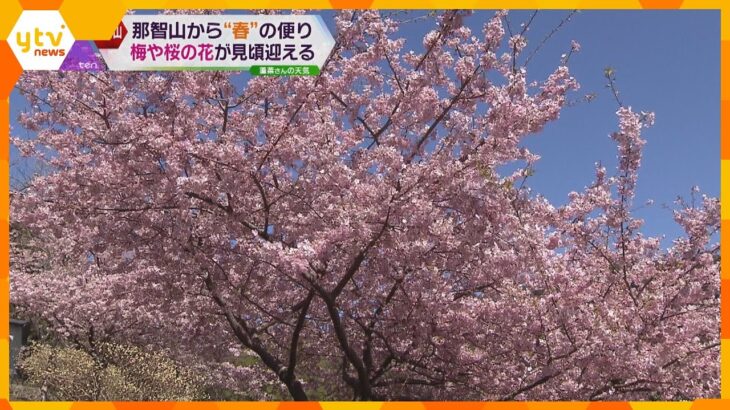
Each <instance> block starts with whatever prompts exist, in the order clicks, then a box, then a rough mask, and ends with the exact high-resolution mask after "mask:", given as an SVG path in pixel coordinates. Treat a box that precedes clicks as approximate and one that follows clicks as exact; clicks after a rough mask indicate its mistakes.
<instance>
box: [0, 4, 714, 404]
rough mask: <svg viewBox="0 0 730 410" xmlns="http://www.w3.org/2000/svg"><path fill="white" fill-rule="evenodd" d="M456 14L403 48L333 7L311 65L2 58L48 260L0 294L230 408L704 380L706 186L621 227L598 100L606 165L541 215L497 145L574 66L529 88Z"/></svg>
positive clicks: (620, 182)
mask: <svg viewBox="0 0 730 410" xmlns="http://www.w3.org/2000/svg"><path fill="white" fill-rule="evenodd" d="M469 14H470V13H469V12H464V11H446V12H443V13H437V14H436V15H433V16H431V20H432V21H433V23H432V24H433V26H434V27H433V29H432V30H431V31H430V32H428V34H426V35H425V37H424V38H423V48H422V50H421V51H418V52H416V51H408V50H406V49H405V41H404V40H403V39H402V38H401V37H400V36H399V32H398V30H399V22H398V21H396V20H395V19H393V18H390V17H387V16H385V15H383V14H381V12H379V11H341V12H339V13H338V14H337V16H336V18H335V22H336V44H335V48H334V50H333V51H332V53H331V55H330V56H329V58H328V59H327V61H326V63H325V65H324V67H323V69H322V73H321V75H319V76H315V77H289V78H272V77H255V78H252V79H250V80H248V81H247V82H246V83H245V87H241V86H240V84H241V82H240V80H236V74H233V73H226V72H164V73H135V72H118V73H111V72H100V73H68V72H66V73H33V72H29V73H26V74H24V76H23V78H22V79H21V81H20V82H19V84H18V89H19V90H20V92H21V93H22V94H23V95H24V96H26V97H27V98H28V101H29V102H30V105H31V107H30V109H29V110H28V111H27V112H26V113H24V114H22V115H21V116H20V120H19V121H20V123H21V124H22V125H23V126H24V127H25V128H27V129H29V130H31V131H32V132H33V133H34V137H33V138H31V139H23V138H15V139H14V140H13V143H14V144H15V145H16V147H17V148H18V149H19V150H20V151H21V152H22V153H23V154H24V155H26V156H29V157H32V158H34V159H35V160H36V161H40V162H43V163H45V164H48V165H49V166H50V167H51V168H52V169H53V171H52V172H48V173H45V174H43V175H38V176H36V177H34V178H32V179H31V180H30V181H28V186H27V187H26V188H25V189H23V190H22V191H18V192H15V193H13V197H12V200H11V209H12V211H11V212H12V221H13V223H14V224H16V225H17V226H20V227H22V229H23V230H24V231H23V232H27V235H30V237H32V240H33V241H35V242H36V243H38V244H41V245H42V246H41V247H42V249H43V250H44V252H43V255H44V258H46V259H47V260H46V261H44V263H43V264H42V266H45V267H46V268H44V269H41V270H40V271H39V270H38V269H25V266H27V265H28V264H29V263H30V261H29V258H28V257H27V255H25V254H24V253H23V249H18V250H17V252H16V253H18V254H17V255H15V256H14V259H13V260H14V262H13V267H12V272H11V300H12V303H14V304H15V305H16V306H17V307H18V309H19V310H21V311H25V312H28V313H29V314H34V315H37V316H39V317H42V318H43V319H44V320H47V321H49V322H50V323H52V324H53V326H54V329H55V331H56V332H57V333H58V334H59V335H61V336H63V337H65V338H68V339H69V340H75V341H77V343H78V344H80V345H84V346H87V347H93V345H94V344H95V343H102V342H108V341H113V342H124V343H133V344H137V345H149V346H154V347H155V348H159V349H163V350H164V351H165V352H168V353H169V354H171V355H173V356H174V357H176V358H178V359H179V360H184V361H186V362H187V363H191V365H192V366H199V368H200V369H201V370H202V371H204V372H205V374H208V375H209V377H210V381H211V383H216V384H219V385H222V386H227V387H228V388H230V389H233V390H236V391H244V392H248V393H247V394H249V395H251V397H253V398H272V397H278V396H276V394H275V393H272V392H275V391H277V390H276V389H280V390H281V391H282V392H283V394H285V395H286V396H285V397H290V398H292V399H295V400H307V399H316V398H323V397H324V398H339V399H356V400H402V399H405V400H409V399H417V400H432V399H450V400H462V399H473V400H513V399H516V400H520V399H530V400H552V399H580V400H589V399H590V400H603V399H620V400H624V399H626V400H642V399H669V400H671V399H690V398H696V397H708V396H717V395H718V394H719V393H718V392H719V282H720V275H719V247H718V245H717V243H716V242H717V240H716V238H717V235H716V233H717V231H718V230H719V221H720V213H719V202H718V200H717V199H716V198H711V197H707V196H701V195H700V194H699V192H694V191H693V192H692V194H691V200H690V199H687V200H678V202H677V204H676V209H675V210H674V219H675V220H676V221H677V223H679V224H680V225H681V226H682V227H683V228H684V230H685V231H686V235H684V236H683V237H682V238H680V239H677V240H675V241H674V242H673V244H672V245H671V246H670V247H669V248H665V247H662V246H661V244H660V239H659V238H655V237H647V236H645V235H643V234H642V233H641V225H642V221H641V220H640V219H637V218H635V217H634V216H633V214H632V209H634V206H635V204H634V192H635V187H636V184H637V175H638V170H639V166H640V162H641V153H642V146H643V145H644V142H645V141H644V140H643V139H642V137H641V131H642V129H643V128H645V127H647V126H649V125H651V123H652V122H653V114H651V113H645V112H636V111H634V110H632V108H630V107H628V106H623V105H621V106H620V107H619V108H618V111H617V113H616V114H617V117H618V127H617V131H616V132H615V133H614V134H612V135H611V138H613V140H614V141H615V143H616V146H617V155H618V159H619V161H618V167H617V168H616V169H615V170H607V169H606V168H605V167H602V166H600V165H599V166H597V167H596V170H595V175H594V176H590V175H589V176H588V180H590V179H593V182H591V183H590V185H589V186H587V187H586V188H585V190H583V191H582V192H571V193H569V194H568V199H567V202H566V204H565V205H560V206H557V205H553V204H551V203H550V202H549V201H548V200H547V199H545V198H544V197H542V196H540V195H539V194H538V193H535V192H533V191H532V190H531V189H530V184H529V177H530V176H531V175H532V173H533V171H532V170H533V167H534V165H535V163H536V162H537V161H538V160H539V156H538V155H537V154H535V153H533V152H530V151H529V150H528V149H526V148H524V146H523V144H522V143H521V142H522V140H523V138H524V137H525V136H528V135H531V134H539V133H540V131H541V130H542V129H543V127H545V125H546V124H548V123H550V122H552V121H555V120H556V119H558V117H559V114H560V112H561V110H562V109H563V108H564V107H565V106H566V104H567V101H568V98H569V96H570V93H571V92H572V91H574V90H576V89H577V88H578V83H577V81H576V80H575V79H574V78H573V77H572V76H571V74H570V73H569V69H568V67H567V66H566V65H564V64H565V63H567V58H565V57H564V58H563V60H562V63H561V65H559V66H558V67H556V68H555V70H554V71H553V72H552V74H550V75H549V76H548V77H547V78H545V79H542V80H539V81H533V80H528V78H527V70H526V67H525V66H524V65H523V64H520V63H519V62H520V61H522V59H520V56H523V55H524V53H523V52H524V49H525V46H526V39H525V36H524V35H525V32H524V30H523V31H522V33H519V34H518V33H514V34H513V35H512V36H510V35H509V34H506V33H505V31H506V30H505V27H504V26H503V24H504V16H505V13H504V12H498V13H496V15H495V16H494V17H492V18H490V19H489V20H488V21H485V23H484V25H483V29H482V30H481V32H479V31H472V30H471V29H470V28H469V27H467V26H466V25H465V24H464V19H466V18H468V16H469ZM424 24H425V23H424ZM568 47H569V48H570V50H571V52H570V53H571V54H573V53H575V52H578V49H579V46H578V44H577V43H574V44H573V45H572V46H571V45H568ZM505 50H506V51H505ZM237 84H238V85H237ZM607 114H609V115H610V114H611V113H607ZM599 137H600V136H599ZM566 155H569V152H567V153H566ZM515 163H517V164H521V166H520V167H519V169H518V170H517V171H515V172H513V173H505V172H504V171H503V170H504V169H505V167H504V166H505V165H507V164H515ZM37 265H38V264H37V263H36V264H34V265H33V266H37ZM272 386H273V389H274V390H272ZM323 392H324V393H323Z"/></svg>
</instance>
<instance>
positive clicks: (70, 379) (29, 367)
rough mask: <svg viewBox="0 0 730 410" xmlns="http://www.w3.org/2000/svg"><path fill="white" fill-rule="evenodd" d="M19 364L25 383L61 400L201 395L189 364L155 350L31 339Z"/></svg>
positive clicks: (202, 395) (188, 397)
mask: <svg viewBox="0 0 730 410" xmlns="http://www.w3.org/2000/svg"><path fill="white" fill-rule="evenodd" d="M20 370H21V371H22V373H23V374H24V376H25V377H26V383H27V384H28V385H30V386H36V387H39V388H41V389H42V391H44V392H45V393H46V394H47V398H48V399H53V400H61V401H65V400H68V401H79V400H80V401H85V400H92V401H106V400H148V401H160V400H179V401H190V400H199V399H204V398H205V397H206V396H205V394H204V393H203V392H202V390H201V388H200V385H199V382H200V378H199V377H196V376H195V375H194V374H192V373H191V372H190V371H189V370H185V369H183V368H180V367H178V366H177V365H176V364H175V363H174V362H173V361H172V360H170V359H169V358H167V357H165V356H164V355H162V354H160V353H147V352H145V351H143V350H141V349H139V348H136V347H131V346H122V345H116V344H108V343H105V344H102V345H100V346H98V349H97V350H95V351H94V354H93V355H92V354H90V353H89V352H87V351H85V350H82V349H78V348H72V347H55V346H51V345H46V344H34V345H32V346H31V347H30V349H29V350H28V351H27V352H25V354H24V358H23V360H22V362H21V366H20Z"/></svg>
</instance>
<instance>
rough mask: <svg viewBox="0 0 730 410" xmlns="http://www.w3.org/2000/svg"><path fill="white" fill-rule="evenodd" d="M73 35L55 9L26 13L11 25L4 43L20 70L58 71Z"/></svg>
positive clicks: (71, 42) (28, 11)
mask: <svg viewBox="0 0 730 410" xmlns="http://www.w3.org/2000/svg"><path fill="white" fill-rule="evenodd" d="M73 43H74V38H73V35H71V31H69V29H68V27H67V26H66V22H64V21H63V17H61V14H60V13H59V12H58V11H55V10H26V11H23V13H22V14H21V15H20V18H19V19H18V22H17V23H15V27H13V31H11V32H10V36H9V37H8V44H9V45H10V48H11V49H12V50H13V52H14V53H15V57H16V58H17V59H18V61H19V62H20V65H21V66H22V67H23V69H24V70H58V69H59V67H61V64H63V60H64V59H65V58H66V55H67V54H68V52H69V50H70V49H71V46H72V45H73Z"/></svg>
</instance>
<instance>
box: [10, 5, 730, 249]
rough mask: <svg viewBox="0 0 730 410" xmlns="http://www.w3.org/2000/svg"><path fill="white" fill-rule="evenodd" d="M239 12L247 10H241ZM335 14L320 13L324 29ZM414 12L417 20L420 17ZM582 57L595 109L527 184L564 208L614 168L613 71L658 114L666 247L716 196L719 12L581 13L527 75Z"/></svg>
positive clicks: (543, 28) (657, 223) (540, 75)
mask: <svg viewBox="0 0 730 410" xmlns="http://www.w3.org/2000/svg"><path fill="white" fill-rule="evenodd" d="M241 13H242V14H243V13H245V11H243V12H241ZM330 13H331V12H322V13H321V14H323V16H324V19H325V21H326V22H327V23H328V24H330V23H331V19H330V18H328V16H329V15H331V14H330ZM568 13H569V11H567V10H555V11H553V10H541V11H540V12H538V14H537V15H536V17H535V19H534V20H533V22H532V24H531V26H530V30H529V32H528V33H527V36H528V47H527V51H526V54H529V53H530V52H531V50H532V48H533V47H535V46H536V44H537V43H539V42H540V41H541V40H542V38H543V37H544V36H545V35H546V34H547V33H549V32H550V31H551V30H552V29H553V28H554V27H555V26H556V25H557V24H558V23H559V22H560V21H561V20H562V19H563V18H564V17H565V16H566V15H567V14H568ZM423 14H425V12H423V11H414V12H413V15H414V16H418V15H423ZM491 14H492V12H489V11H479V12H476V13H475V14H474V15H472V16H471V17H469V18H468V19H467V21H466V23H467V25H469V26H470V27H472V28H473V29H474V30H475V32H477V33H480V32H481V26H482V24H483V22H484V21H485V19H487V18H489V17H490V16H491ZM531 14H532V11H513V12H510V14H509V21H510V23H511V26H512V29H513V30H514V31H519V25H520V23H521V22H524V21H526V20H527V19H528V18H529V16H530V15H531ZM431 28H432V25H430V24H422V23H417V24H413V23H411V24H408V25H405V26H404V28H403V29H402V32H401V34H402V35H403V36H405V37H406V39H407V45H406V48H412V49H416V50H418V49H420V48H421V47H422V46H421V38H422V37H423V34H424V33H425V32H426V31H427V30H430V29H431ZM573 39H574V40H577V41H578V42H580V43H581V46H582V50H581V52H580V53H578V54H575V55H573V56H572V57H571V59H570V68H571V72H572V73H573V75H574V76H575V77H576V78H577V79H578V81H579V82H580V83H581V86H582V87H581V90H580V91H579V92H578V93H577V94H576V95H574V97H575V98H576V99H577V98H579V97H580V96H582V95H584V94H588V93H596V94H597V96H596V98H595V99H594V100H593V101H592V102H590V103H580V104H577V105H575V106H572V107H569V108H566V109H565V110H564V111H563V113H562V116H561V118H560V119H559V120H558V121H557V122H555V123H553V124H551V125H550V126H548V127H547V128H546V129H545V130H544V131H543V132H541V133H540V134H538V135H535V136H530V137H528V138H527V140H526V141H525V145H526V146H527V147H528V148H530V149H531V150H532V151H533V152H536V153H538V154H540V155H541V156H542V159H541V160H540V161H539V162H538V164H537V166H536V174H535V175H534V176H533V177H532V178H531V182H530V184H531V186H532V187H533V191H534V192H539V193H541V194H543V195H544V196H546V197H547V198H548V199H549V200H551V201H552V202H553V203H555V204H563V203H565V201H566V199H567V194H568V192H570V191H573V190H575V191H580V190H581V189H582V188H583V187H584V186H585V185H587V184H590V183H591V181H592V178H593V169H594V163H595V162H596V161H601V162H602V163H603V164H604V165H605V166H606V167H607V168H609V169H611V168H612V167H614V166H615V163H616V147H615V144H614V143H613V141H612V140H611V139H610V138H609V136H608V135H609V134H610V133H611V132H612V131H614V130H615V129H616V125H617V121H616V117H615V115H614V113H615V111H616V108H617V104H616V101H615V100H614V99H613V97H612V96H611V94H610V91H609V90H608V89H606V88H605V87H604V85H605V83H606V80H605V78H604V76H603V71H604V68H606V67H607V66H611V67H613V68H614V69H615V71H616V77H617V84H618V88H619V90H620V92H621V98H622V100H623V103H624V104H625V105H630V106H632V107H633V108H634V109H635V110H645V111H654V112H655V113H656V125H655V126H654V127H652V128H650V129H648V130H647V131H646V132H645V133H644V137H645V139H647V140H648V143H647V145H646V146H645V150H644V159H643V166H642V168H641V171H640V174H639V185H638V191H637V204H638V205H640V204H642V203H644V202H645V201H646V200H648V199H653V200H654V201H655V204H654V205H653V206H651V207H644V208H642V209H640V210H638V211H637V214H636V215H637V216H639V217H641V218H644V219H645V221H646V225H645V227H644V232H645V233H646V234H649V235H666V238H667V240H666V241H665V242H664V243H665V245H669V241H670V240H671V239H672V238H674V237H676V236H677V235H679V234H680V233H681V230H680V229H679V228H678V227H677V226H676V224H675V223H674V222H673V220H672V214H671V212H670V211H669V210H667V209H665V207H663V206H662V205H663V204H668V205H671V204H672V201H674V199H675V198H676V197H677V195H680V194H681V195H683V196H689V190H690V188H691V187H692V186H693V185H698V186H699V187H700V188H701V190H702V192H704V193H707V194H709V195H712V196H719V192H720V151H719V147H720V109H719V100H720V60H719V59H720V14H719V12H718V11H698V10H670V11H665V10H657V11H648V10H636V11H633V10H632V11H623V10H619V11H604V10H600V11H582V12H580V13H578V14H576V15H574V16H573V18H572V19H571V21H570V22H568V23H566V24H565V25H564V26H563V28H562V29H560V30H559V31H558V32H557V33H556V34H555V35H554V36H552V38H551V39H550V40H549V41H548V42H547V43H546V44H545V45H544V46H543V47H542V49H541V50H540V52H539V53H538V54H536V55H535V57H534V58H533V59H532V61H531V62H530V66H529V69H528V76H529V77H530V79H532V80H540V79H544V78H545V77H546V76H547V75H548V74H549V73H550V72H551V71H552V70H553V69H554V68H555V67H556V65H557V64H558V63H559V61H560V55H561V54H562V53H564V52H566V51H567V50H568V49H569V47H570V41H571V40H573ZM24 105H25V104H24V101H23V100H22V98H21V97H19V96H18V95H17V93H14V94H13V96H12V97H11V124H12V125H13V127H14V128H15V131H16V132H18V131H19V129H18V125H17V123H16V119H15V117H16V116H17V113H18V112H19V111H20V110H21V109H23V108H24ZM25 165H27V164H23V161H19V160H18V155H17V151H16V150H15V149H11V174H14V175H12V178H17V176H18V174H19V172H18V171H19V170H21V169H22V168H23V167H24V166H25Z"/></svg>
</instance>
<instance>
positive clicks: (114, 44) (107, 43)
mask: <svg viewBox="0 0 730 410" xmlns="http://www.w3.org/2000/svg"><path fill="white" fill-rule="evenodd" d="M126 36H127V28H126V27H124V23H122V22H120V23H119V26H117V29H116V31H114V34H112V38H111V39H109V40H97V41H94V43H96V47H98V48H119V46H120V45H122V40H124V37H126Z"/></svg>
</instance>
